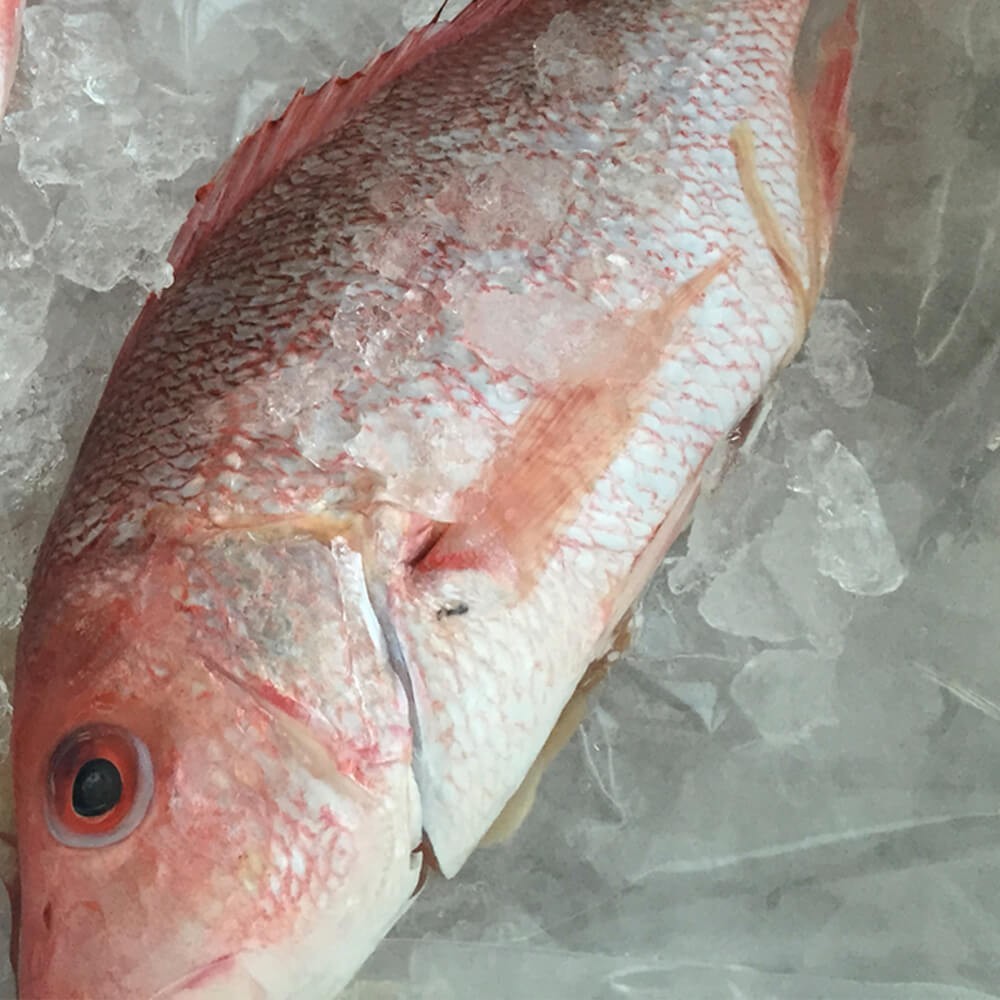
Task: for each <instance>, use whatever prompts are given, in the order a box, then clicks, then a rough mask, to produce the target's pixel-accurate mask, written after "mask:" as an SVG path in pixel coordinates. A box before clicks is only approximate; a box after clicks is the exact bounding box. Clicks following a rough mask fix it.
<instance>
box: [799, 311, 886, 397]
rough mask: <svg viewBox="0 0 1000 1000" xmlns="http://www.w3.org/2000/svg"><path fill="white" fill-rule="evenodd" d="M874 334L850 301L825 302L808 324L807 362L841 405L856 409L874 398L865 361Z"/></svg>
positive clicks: (815, 377) (813, 374) (821, 383)
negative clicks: (865, 325)
mask: <svg viewBox="0 0 1000 1000" xmlns="http://www.w3.org/2000/svg"><path fill="white" fill-rule="evenodd" d="M870 341H871V334H870V333H869V331H868V330H866V329H865V327H864V324H863V323H862V322H861V318H860V317H859V316H858V314H857V313H856V312H855V310H854V307H853V306H851V304H850V303H849V302H844V301H842V300H839V299H824V300H823V301H821V302H820V303H819V304H818V305H817V307H816V312H815V314H814V316H813V320H812V322H811V323H810V325H809V337H808V338H807V340H806V350H805V355H806V362H807V364H808V366H809V371H810V373H811V374H812V376H813V378H814V379H816V381H817V382H819V383H820V385H822V386H823V387H824V388H825V389H826V390H827V392H829V393H830V395H831V396H832V397H833V400H834V402H835V403H837V405H838V406H843V407H848V408H852V409H853V408H855V407H859V406H864V405H865V403H867V402H868V400H869V399H871V395H872V391H873V388H874V383H873V381H872V375H871V372H870V371H869V369H868V365H867V363H866V362H865V346H866V345H867V344H868V343H869V342H870Z"/></svg>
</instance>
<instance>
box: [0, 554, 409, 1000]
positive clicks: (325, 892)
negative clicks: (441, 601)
mask: <svg viewBox="0 0 1000 1000" xmlns="http://www.w3.org/2000/svg"><path fill="white" fill-rule="evenodd" d="M248 551H249V552H250V556H248V557H247V558H249V559H250V560H251V561H252V559H254V558H257V560H258V562H261V560H260V559H259V558H258V557H259V552H254V551H253V550H252V549H249V550H248ZM287 554H288V553H287V551H284V552H277V553H269V554H268V555H267V557H266V558H265V559H263V561H262V564H263V565H264V566H265V567H266V566H267V565H268V564H269V563H270V560H271V559H272V557H273V559H274V561H275V562H276V563H277V562H278V561H280V558H281V557H282V556H287ZM244 555H246V553H244ZM228 558H229V556H228V555H227V554H225V553H223V555H222V558H221V564H222V565H223V566H224V565H225V564H226V561H227V559H228ZM216 563H217V565H215V566H214V567H212V572H213V573H215V574H216V575H215V577H213V578H212V582H209V583H206V582H205V581H206V580H209V577H210V574H208V573H206V574H203V577H202V584H201V585H200V588H198V589H193V588H192V587H191V582H190V581H191V570H190V566H186V565H184V563H183V560H180V561H178V560H177V559H176V558H173V559H170V558H168V559H163V558H156V559H147V560H145V561H144V565H143V566H142V567H141V570H140V571H138V572H134V573H124V572H123V571H122V569H121V567H115V568H114V570H107V571H98V572H97V573H94V574H90V575H89V576H87V577H85V578H84V579H82V580H80V581H77V582H76V583H74V584H73V585H72V586H69V585H67V586H62V587H61V588H60V591H61V592H60V596H59V598H58V599H57V600H54V601H43V602H42V604H43V605H44V606H41V607H39V606H35V605H36V602H34V600H32V601H31V602H29V608H28V612H27V615H26V620H25V625H24V630H23V633H22V639H21V642H20V647H19V652H18V664H17V680H16V687H15V718H14V732H13V746H12V750H13V755H14V767H15V806H16V813H17V830H18V843H19V853H20V870H21V892H20V897H21V904H20V906H21V908H20V915H19V923H20V936H19V948H18V952H19V953H18V962H17V965H18V969H17V971H18V981H19V990H20V996H22V997H26V998H27V997H30V998H41V997H55V996H58V997H60V998H64V1000H70V998H79V1000H83V998H88V1000H93V998H100V1000H119V998H121V1000H124V998H126V997H127V998H130V1000H140V998H154V997H155V998H157V1000H159V998H167V997H178V998H207V997H214V996H219V997H222V996H225V997H233V996H239V997H241V998H242V997H245V998H248V1000H251V998H272V997H274V998H277V997H286V996H292V995H302V993H303V992H305V993H306V994H307V995H314V993H315V994H317V995H331V994H332V992H334V991H335V990H336V989H338V988H340V987H341V986H342V985H344V983H345V982H346V981H347V980H348V979H349V978H350V976H351V975H353V973H354V971H356V969H357V967H358V966H359V965H360V964H361V962H362V961H363V960H364V958H365V957H367V955H368V954H369V953H370V951H371V950H372V949H373V948H374V947H375V945H376V944H377V942H378V940H380V938H381V937H382V935H383V934H384V933H385V931H386V930H387V929H388V927H389V926H390V925H391V923H392V922H393V920H394V919H395V918H396V917H397V916H398V915H399V913H400V912H401V910H402V909H403V908H405V906H406V905H407V902H408V900H409V898H410V896H411V895H412V893H413V891H414V888H415V884H416V880H417V877H418V874H419V864H418V862H417V861H416V860H415V857H416V856H415V855H414V854H413V853H412V852H413V848H414V842H415V841H416V842H419V816H418V809H417V807H416V805H415V799H416V793H415V790H414V788H415V786H414V785H413V779H412V775H411V772H410V766H409V747H408V744H407V741H406V733H408V730H407V731H406V733H404V732H402V731H399V732H397V731H396V730H393V729H392V727H391V726H386V727H385V730H386V731H385V732H382V731H381V729H380V726H381V725H382V722H383V721H384V720H383V719H381V718H380V717H379V716H378V712H379V710H380V709H384V710H385V712H386V714H387V715H390V716H391V715H392V713H397V714H398V713H400V712H401V713H403V714H402V718H403V720H404V722H405V719H406V715H405V712H406V705H405V697H402V698H401V697H400V696H399V694H398V692H396V690H395V687H394V681H395V679H394V678H391V677H390V678H389V679H387V678H386V676H385V670H384V668H385V664H384V663H383V662H382V661H381V659H380V652H379V650H378V648H377V645H376V644H375V643H374V642H373V640H372V638H371V637H370V635H369V632H368V630H367V627H366V623H365V622H363V621H361V620H360V619H359V616H358V615H357V613H356V609H355V608H354V607H353V606H352V604H351V600H352V599H353V597H354V596H355V595H354V593H353V591H351V592H350V593H344V588H343V587H342V586H341V584H342V583H343V581H342V580H340V578H339V573H338V571H339V569H341V568H344V567H342V566H340V565H339V564H338V561H337V558H336V557H335V556H334V555H332V554H331V553H330V551H329V549H327V550H325V551H324V550H322V549H320V548H319V547H317V548H316V550H315V551H313V552H310V553H308V557H307V558H306V559H304V560H303V561H302V562H300V565H299V566H298V573H296V571H295V570H294V569H293V570H292V571H291V572H290V573H289V574H288V575H290V576H291V577H292V578H293V582H292V583H291V584H290V585H289V587H288V588H287V590H286V593H285V595H284V597H282V596H281V595H280V594H279V593H278V592H277V587H276V588H275V589H274V590H273V591H271V592H261V591H260V590H259V588H260V585H261V581H260V579H258V578H257V577H252V579H253V588H258V592H257V594H256V595H251V594H250V589H253V588H250V587H249V585H248V588H245V592H243V593H236V594H234V593H226V594H221V591H220V590H219V587H220V586H221V584H220V576H219V573H218V572H216V571H218V570H219V565H218V564H219V560H218V559H217V560H216ZM202 566H204V563H202ZM285 568H286V570H287V567H285ZM350 569H351V567H350V566H347V570H350ZM244 571H245V566H242V567H240V570H239V573H240V574H244V575H245V573H244ZM222 576H223V577H224V579H222V580H221V582H222V583H226V584H229V583H232V580H233V574H230V575H229V576H228V577H226V576H225V574H224V573H223V574H222ZM309 582H311V583H312V585H313V586H314V587H315V588H316V594H315V595H314V596H315V597H316V603H315V606H314V608H313V609H312V610H320V609H321V610H323V611H324V612H325V613H327V614H329V615H330V619H329V621H328V622H325V623H324V622H321V623H318V624H316V625H315V626H314V627H313V633H314V635H313V636H311V637H307V636H300V635H297V634H295V630H296V628H298V627H299V625H301V626H302V627H303V628H305V626H306V624H307V620H306V619H307V618H308V616H306V615H303V614H301V611H302V609H301V607H300V606H299V605H298V604H297V603H296V602H297V601H298V600H301V598H302V594H303V590H302V587H303V586H304V585H305V584H306V583H309ZM324 585H326V586H328V587H330V588H332V590H331V591H330V592H328V593H327V594H325V595H323V594H322V588H323V586H324ZM350 586H351V580H348V581H347V588H348V590H350ZM237 589H238V588H237ZM220 595H221V596H220ZM219 600H221V604H220V603H219ZM264 601H267V602H269V603H270V618H269V619H267V620H265V621H263V622H262V621H260V620H255V619H254V617H253V616H254V614H255V611H256V609H257V608H258V607H260V606H261V603H262V602H264ZM324 601H325V602H326V603H325V604H324V603H323V602H324ZM213 602H215V603H213ZM283 602H285V603H283ZM321 605H322V608H321V607H320V606H321ZM199 612H200V613H199ZM279 621H284V623H285V625H286V626H287V629H286V631H285V632H284V634H283V635H282V638H281V641H282V642H283V643H284V644H285V645H286V646H288V647H289V650H290V655H292V656H294V657H302V658H303V660H302V662H300V663H299V664H298V665H299V667H300V668H301V670H303V671H304V672H305V673H306V676H313V674H310V671H314V672H315V671H319V672H320V673H321V674H322V675H323V676H326V677H329V679H330V680H331V682H332V683H334V685H336V684H337V683H339V684H341V686H342V687H343V689H344V690H343V701H344V702H345V703H347V706H348V710H349V711H354V712H355V714H356V716H357V718H356V719H354V720H353V724H354V728H353V729H352V728H351V726H350V725H349V724H347V723H344V724H343V725H340V724H339V723H338V720H337V719H335V718H333V719H332V720H326V721H324V722H323V723H322V724H318V723H316V722H315V720H314V719H312V718H310V715H309V713H310V711H313V712H314V714H315V713H316V712H318V711H319V709H320V708H321V707H322V706H320V705H318V704H315V703H314V704H308V697H309V696H310V692H311V691H312V694H315V690H314V689H310V687H309V685H308V684H303V685H301V686H300V689H296V687H295V685H294V684H293V685H291V686H290V687H289V688H288V690H287V691H283V690H282V682H281V678H280V676H279V675H280V671H281V670H282V669H283V668H284V667H285V665H286V664H285V663H284V662H278V660H279V659H280V658H279V657H278V656H277V654H276V653H275V649H274V645H275V641H274V636H273V635H270V634H269V632H273V631H274V629H275V628H276V626H277V624H278V623H279ZM265 633H267V634H265ZM269 670H270V671H277V672H278V673H277V674H276V676H275V677H273V678H272V682H271V683H269V684H268V685H264V684H262V683H259V680H260V678H261V677H263V676H265V675H266V674H267V672H268V671H269ZM348 671H351V674H350V675H349V674H348ZM366 672H367V673H366ZM316 697H318V696H316ZM331 697H333V696H331ZM368 697H370V698H371V701H372V704H371V705H368V706H365V705H363V704H362V702H364V700H365V698H368ZM380 697H384V698H385V699H386V701H385V702H384V704H382V705H381V706H379V705H378V704H377V703H378V699H379V698H380ZM352 699H354V702H353V703H352ZM314 702H315V698H314ZM366 713H367V714H366ZM366 727H367V730H366ZM359 729H360V730H362V731H365V738H367V739H368V741H369V744H371V745H364V740H362V739H360V738H359V737H358V731H359Z"/></svg>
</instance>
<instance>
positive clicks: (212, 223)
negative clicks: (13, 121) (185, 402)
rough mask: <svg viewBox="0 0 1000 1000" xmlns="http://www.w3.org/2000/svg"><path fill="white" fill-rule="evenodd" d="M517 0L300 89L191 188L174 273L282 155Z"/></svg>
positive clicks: (274, 170) (476, 9) (496, 2)
mask: <svg viewBox="0 0 1000 1000" xmlns="http://www.w3.org/2000/svg"><path fill="white" fill-rule="evenodd" d="M3 2H4V0H0V4H2V3H3ZM523 2H524V0H472V3H471V4H470V5H469V6H468V7H466V8H465V9H464V10H463V11H462V12H461V13H460V14H459V15H458V16H457V17H456V18H455V20H453V21H450V22H443V23H442V22H439V21H438V18H437V16H436V17H435V18H434V20H432V21H431V23H430V24H427V25H425V26H424V27H422V28H416V29H414V30H413V31H411V32H410V33H409V34H408V35H407V36H406V37H405V38H404V39H403V41H402V42H400V44H399V45H397V46H396V48H394V49H391V50H390V51H388V52H383V53H382V54H381V55H379V56H376V57H375V58H374V59H373V60H372V61H371V62H370V63H369V64H368V65H367V66H366V67H365V68H364V69H362V70H360V71H359V72H357V73H355V74H354V75H353V76H351V77H348V78H346V79H343V78H334V79H331V80H328V81H327V82H326V83H325V84H323V86H322V87H320V88H319V89H318V90H316V91H314V92H313V93H311V94H306V93H305V92H304V91H303V90H299V91H298V92H297V93H296V94H295V96H294V97H293V98H292V100H291V103H290V104H289V105H288V107H287V108H286V109H285V111H284V113H283V114H282V115H281V116H280V117H279V118H277V119H275V120H273V121H269V122H265V123H264V124H263V125H262V126H261V127H260V128H259V129H257V131H256V132H253V133H251V134H250V135H248V136H247V137H246V138H245V139H244V140H243V141H242V142H241V143H240V144H239V146H238V147H237V148H236V151H235V152H234V153H233V155H232V156H231V157H230V158H229V160H228V161H227V162H226V164H225V165H224V166H223V167H222V169H221V170H219V172H218V173H217V174H216V175H215V177H214V178H213V179H212V180H211V181H209V182H208V183H207V184H205V185H203V186H202V187H201V188H200V189H199V190H198V194H197V195H196V202H195V205H194V207H193V208H192V209H191V212H190V214H189V215H188V217H187V219H186V221H185V222H184V225H183V226H182V227H181V230H180V232H179V233H178V234H177V239H176V240H175V241H174V245H173V246H172V247H171V249H170V254H169V256H168V260H169V261H170V263H171V264H172V265H173V268H174V273H175V274H176V273H178V272H180V271H183V270H184V268H185V267H186V266H187V265H188V264H189V263H190V262H191V260H192V258H193V257H194V256H195V255H196V254H197V253H198V251H199V250H200V249H201V247H203V246H204V245H205V243H206V242H207V241H208V240H209V239H211V237H212V236H213V235H214V234H215V233H217V232H218V231H219V230H220V229H221V228H222V227H223V226H225V225H226V223H227V222H228V221H229V220H230V219H232V218H233V217H234V216H235V215H236V214H237V213H238V212H239V211H240V209H242V208H243V206H244V205H245V204H246V203H247V202H248V201H249V200H250V199H251V198H252V197H253V196H254V195H255V194H256V193H257V192H258V191H260V190H261V188H263V187H265V186H266V185H267V184H269V183H270V182H271V181H273V180H274V179H275V178H276V177H277V176H278V175H279V174H280V173H281V172H282V171H283V170H284V169H285V167H287V166H288V164H289V163H291V162H292V161H293V160H295V159H298V158H299V157H300V156H302V155H303V154H305V153H306V152H308V151H309V150H310V149H311V148H312V147H314V146H316V145H317V144H319V143H320V142H322V141H323V140H324V139H327V138H329V137H330V135H331V134H332V133H333V132H335V131H336V129H337V128H338V127H339V126H340V125H342V124H343V123H344V121H345V120H346V119H347V118H348V116H349V115H351V114H352V113H353V112H355V111H357V110H358V109H359V108H361V107H362V106H363V105H365V104H366V103H367V102H368V101H369V100H371V98H372V97H373V96H374V95H375V94H376V93H377V92H378V91H380V90H382V89H383V88H384V87H386V86H388V85H389V84H391V83H392V82H393V81H395V80H397V79H399V77H401V76H402V75H403V74H404V73H406V72H407V71H408V70H410V69H411V68H412V67H413V66H415V65H416V64H417V63H418V62H421V61H422V60H423V59H425V58H426V57H427V56H429V55H431V54H432V53H434V52H437V51H439V50H441V49H443V48H445V47H446V46H449V45H454V44H456V43H457V42H460V41H461V40H462V39H463V38H466V37H468V36H469V35H470V34H472V33H473V32H475V31H478V30H479V29H480V28H482V27H483V26H485V25H487V24H489V23H490V22H491V21H493V20H495V19H496V18H498V17H500V16H501V15H503V14H504V13H506V12H508V11H510V10H513V9H514V8H516V7H518V6H520V5H521V4H522V3H523ZM442 9H443V8H442ZM440 13H441V12H440V11H439V12H438V14H439V15H440Z"/></svg>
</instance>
